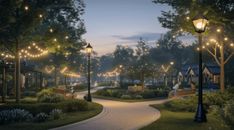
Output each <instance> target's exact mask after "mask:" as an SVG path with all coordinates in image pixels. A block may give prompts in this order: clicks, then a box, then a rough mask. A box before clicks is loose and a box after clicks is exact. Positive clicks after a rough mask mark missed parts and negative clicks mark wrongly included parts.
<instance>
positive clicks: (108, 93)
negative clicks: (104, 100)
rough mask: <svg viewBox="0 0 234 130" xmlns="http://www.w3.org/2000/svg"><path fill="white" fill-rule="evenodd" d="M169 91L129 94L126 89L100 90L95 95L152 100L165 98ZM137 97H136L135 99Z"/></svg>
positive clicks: (147, 91)
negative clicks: (127, 96)
mask: <svg viewBox="0 0 234 130" xmlns="http://www.w3.org/2000/svg"><path fill="white" fill-rule="evenodd" d="M168 93H169V91H167V90H156V89H154V90H152V89H147V90H145V91H142V92H130V91H128V90H126V89H101V90H98V91H97V92H96V93H95V94H97V95H100V96H106V97H115V98H122V99H126V98H123V97H125V96H126V95H129V96H130V99H152V98H158V97H167V96H168ZM137 96H138V97H137Z"/></svg>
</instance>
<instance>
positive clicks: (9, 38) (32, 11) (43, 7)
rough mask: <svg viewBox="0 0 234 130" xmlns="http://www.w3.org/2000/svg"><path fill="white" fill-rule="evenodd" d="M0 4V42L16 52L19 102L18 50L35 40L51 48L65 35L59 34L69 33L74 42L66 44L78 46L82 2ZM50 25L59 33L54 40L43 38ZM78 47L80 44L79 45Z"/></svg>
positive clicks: (54, 0)
mask: <svg viewBox="0 0 234 130" xmlns="http://www.w3.org/2000/svg"><path fill="white" fill-rule="evenodd" d="M0 5H1V6H0V19H1V21H0V43H1V44H2V45H4V47H5V48H7V49H8V51H9V52H11V53H12V54H13V55H15V63H16V67H15V68H16V88H17V89H16V101H17V102H19V99H20V79H19V75H20V53H19V51H20V49H21V48H24V47H25V46H27V45H28V44H30V42H32V41H35V42H40V45H44V46H45V47H48V49H49V50H53V48H56V47H57V46H54V45H55V44H49V43H55V41H57V39H58V40H59V39H61V36H64V37H65V35H61V33H63V34H65V33H67V35H68V34H69V32H72V33H71V34H70V35H69V37H70V40H69V41H71V42H70V43H76V44H68V45H69V46H68V47H72V46H74V45H79V43H80V42H78V41H79V39H81V37H80V36H81V35H82V34H83V33H84V32H85V31H84V28H83V24H82V20H81V19H80V16H81V15H82V14H83V12H84V10H83V8H84V4H83V2H82V1H80V0H79V1H75V0H69V1H68V0H60V1H57V0H50V1H45V0H27V1H26V0H21V1H15V0H2V1H0ZM52 25H56V27H59V29H58V28H56V29H58V30H57V31H56V32H57V33H56V34H60V35H57V36H59V37H56V40H55V37H46V36H49V35H46V34H48V32H49V31H48V30H49V27H50V26H52ZM45 30H46V31H45ZM75 30H77V31H75ZM66 31H67V32H66ZM67 35H66V37H67ZM43 36H44V37H43ZM52 41H54V42H52ZM74 41H76V42H74ZM60 43H61V42H60ZM77 43H78V44H77ZM56 45H58V44H56ZM62 45H66V44H62ZM62 45H61V46H62ZM80 46H82V45H79V46H78V47H80Z"/></svg>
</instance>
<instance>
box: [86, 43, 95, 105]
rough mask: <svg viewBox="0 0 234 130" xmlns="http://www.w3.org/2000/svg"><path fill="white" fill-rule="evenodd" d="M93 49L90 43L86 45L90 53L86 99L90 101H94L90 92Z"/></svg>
mask: <svg viewBox="0 0 234 130" xmlns="http://www.w3.org/2000/svg"><path fill="white" fill-rule="evenodd" d="M92 51H93V47H92V46H91V45H90V43H89V44H88V45H87V46H86V53H87V55H88V78H87V80H88V95H87V98H86V100H87V101H89V102H92V97H91V93H90V57H91V53H92Z"/></svg>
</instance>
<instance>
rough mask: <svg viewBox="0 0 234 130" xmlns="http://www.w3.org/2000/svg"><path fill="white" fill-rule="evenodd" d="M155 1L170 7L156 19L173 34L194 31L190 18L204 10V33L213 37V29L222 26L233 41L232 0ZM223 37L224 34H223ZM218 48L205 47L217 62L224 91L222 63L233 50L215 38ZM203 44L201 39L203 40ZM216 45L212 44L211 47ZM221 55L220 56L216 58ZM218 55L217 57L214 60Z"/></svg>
mask: <svg viewBox="0 0 234 130" xmlns="http://www.w3.org/2000/svg"><path fill="white" fill-rule="evenodd" d="M153 2H154V3H156V4H167V5H169V6H171V7H172V9H173V12H172V11H167V12H165V11H163V12H162V16H161V17H159V18H158V19H159V21H160V23H161V24H162V26H163V27H165V28H169V29H171V30H172V32H173V33H175V34H179V35H181V34H186V33H190V34H195V31H194V28H193V25H192V21H191V20H192V18H193V17H195V16H196V15H197V14H203V15H205V16H206V17H207V18H208V19H209V28H208V29H207V31H206V33H205V35H206V37H207V39H208V38H209V37H212V35H213V32H216V31H217V32H220V31H218V30H219V29H221V32H223V33H224V32H225V33H224V34H225V35H226V36H227V37H229V40H231V41H233V37H231V36H232V35H233V34H234V31H233V29H232V28H233V27H234V22H233V21H234V16H233V12H234V8H233V6H234V1H231V0H213V1H210V0H180V1H178V0H154V1H153ZM222 38H224V37H222ZM217 41H218V44H219V45H220V49H214V50H215V51H214V52H211V51H210V50H207V51H208V52H209V54H211V56H212V57H213V58H214V59H215V61H216V62H217V64H218V65H219V66H220V70H221V72H220V88H221V91H222V92H223V91H224V89H225V86H224V81H225V80H224V79H225V78H224V75H225V73H224V67H225V63H227V62H228V60H229V59H230V58H231V57H232V56H233V52H231V53H229V52H230V51H228V50H229V48H228V49H224V48H225V47H224V46H225V44H224V41H223V40H217ZM203 44H204V43H203ZM204 45H205V44H204ZM214 48H215V47H214ZM219 57H220V58H219ZM217 59H218V60H217Z"/></svg>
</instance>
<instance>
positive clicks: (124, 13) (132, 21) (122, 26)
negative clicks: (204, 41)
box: [83, 0, 170, 55]
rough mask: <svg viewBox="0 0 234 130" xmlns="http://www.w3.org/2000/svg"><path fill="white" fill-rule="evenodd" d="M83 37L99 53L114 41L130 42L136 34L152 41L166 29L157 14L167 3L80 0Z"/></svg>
mask: <svg viewBox="0 0 234 130" xmlns="http://www.w3.org/2000/svg"><path fill="white" fill-rule="evenodd" d="M84 2H85V4H86V8H85V14H84V16H83V18H84V21H85V26H86V30H87V33H86V34H85V35H84V38H85V39H86V41H87V42H90V43H91V44H92V45H93V48H94V50H95V51H96V52H98V54H99V55H102V54H106V53H110V52H113V50H114V49H115V47H116V45H128V46H134V45H136V44H137V41H138V40H139V38H140V37H142V38H143V39H144V40H146V41H149V42H151V43H152V42H155V41H156V40H157V39H158V38H159V37H160V35H161V34H162V33H165V32H166V31H167V29H164V28H162V27H161V24H159V22H158V19H157V17H158V16H160V15H161V11H162V10H164V11H167V10H169V9H170V7H168V6H166V5H156V4H154V3H152V0H84Z"/></svg>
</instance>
